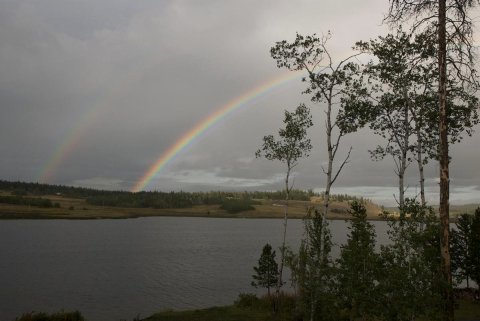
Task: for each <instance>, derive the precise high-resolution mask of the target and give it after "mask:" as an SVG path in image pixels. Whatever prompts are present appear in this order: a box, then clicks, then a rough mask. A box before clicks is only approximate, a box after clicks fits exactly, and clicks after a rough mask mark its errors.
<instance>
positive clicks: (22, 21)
mask: <svg viewBox="0 0 480 321" xmlns="http://www.w3.org/2000/svg"><path fill="white" fill-rule="evenodd" d="M385 10H386V2H385V1H383V0H368V1H353V0H351V1H346V2H344V1H333V0H328V1H321V2H320V1H316V2H312V1H308V0H302V1H295V2H292V1H286V0H284V1H275V2H274V3H273V2H271V1H260V2H259V1H253V0H248V1H213V0H212V1H202V2H198V1H187V0H178V1H156V0H155V1H154V0H145V1H128V0H106V1H100V2H99V1H93V0H85V1H62V0H45V1H42V2H38V1H34V0H22V1H17V0H15V1H13V0H6V1H2V2H1V3H0V39H2V41H1V42H0V106H1V111H2V117H1V118H0V152H1V154H2V157H1V158H0V178H1V179H10V180H16V179H20V180H25V181H34V180H36V179H37V178H38V175H39V174H40V172H41V171H42V169H43V168H44V167H45V166H46V164H47V163H48V161H49V160H50V159H52V155H54V153H55V151H56V150H57V148H58V147H59V146H61V144H62V142H64V141H67V142H68V141H70V142H74V144H67V145H65V146H66V150H68V151H69V152H68V153H67V154H65V157H64V158H62V160H61V161H60V162H59V163H58V164H57V167H55V169H54V171H53V175H52V177H51V180H50V181H49V182H50V183H56V184H74V185H77V186H91V187H96V188H105V189H108V188H111V189H129V188H131V187H132V185H133V184H134V183H135V182H136V181H137V180H138V179H139V178H140V177H141V176H142V175H143V174H144V173H145V171H146V170H147V169H148V168H149V167H150V166H151V165H152V164H153V163H154V162H155V161H156V160H157V159H158V158H159V157H160V155H162V153H163V152H164V151H165V150H166V149H167V148H168V147H169V146H171V145H172V144H174V143H175V141H176V140H177V139H179V138H180V137H181V136H182V135H183V134H184V133H186V132H187V131H189V130H190V129H191V128H192V127H193V126H195V125H196V124H197V123H198V122H200V121H201V120H202V119H204V118H205V117H207V116H208V115H209V114H211V113H213V112H214V111H216V110H218V109H219V108H221V107H222V106H225V105H226V104H227V103H228V102H229V101H231V100H232V99H234V98H236V97H239V96H241V95H242V94H244V93H245V92H247V91H249V90H251V89H253V88H255V87H256V86H258V85H259V84H261V83H263V82H265V81H266V80H268V79H272V78H274V77H278V75H280V74H281V73H282V72H283V71H280V70H278V69H277V68H276V66H275V62H274V61H273V60H272V59H271V58H270V55H269V49H270V47H271V46H272V45H273V44H274V42H275V41H279V40H282V39H292V38H293V37H294V36H295V32H296V31H298V32H300V33H314V32H317V33H319V34H321V33H326V32H327V31H328V30H331V31H332V32H333V39H332V41H331V48H332V52H333V53H334V55H335V56H337V57H344V56H345V55H346V54H347V53H348V52H350V47H351V45H352V44H353V42H354V41H357V40H360V39H368V38H372V37H375V36H377V35H378V34H381V33H384V32H385V30H386V28H385V27H384V26H381V20H382V17H383V12H384V11H385ZM302 88H303V85H302V84H301V83H300V81H299V80H292V81H290V82H288V83H286V84H285V85H284V86H281V87H279V88H277V89H275V90H271V91H269V92H268V93H266V94H265V95H264V96H262V97H260V98H259V99H256V100H253V101H251V102H249V103H248V105H247V106H245V107H244V108H239V109H238V110H236V111H235V112H234V113H233V114H232V115H230V116H229V117H226V118H225V119H223V120H222V121H220V122H218V123H217V124H215V125H214V126H212V128H210V129H209V130H207V131H206V132H205V133H204V134H203V135H201V136H200V137H198V138H197V139H196V140H194V141H193V143H192V144H191V145H189V146H188V147H187V148H185V149H184V150H183V151H182V152H181V153H179V155H177V157H175V159H173V160H172V161H171V162H170V163H168V164H167V166H165V167H164V168H163V170H162V171H161V172H160V173H159V174H158V175H157V176H156V178H155V179H154V180H153V181H152V183H151V184H150V185H149V188H154V189H160V190H171V189H183V190H201V189H207V190H212V189H235V188H237V189H279V188H281V187H282V185H281V182H280V181H279V177H281V175H282V173H283V172H284V167H283V166H282V164H278V163H275V162H269V161H266V160H262V159H255V158H254V152H255V150H256V149H257V148H259V147H260V144H261V138H262V137H263V136H264V135H267V134H271V133H274V132H275V131H277V130H278V128H279V127H280V126H281V123H282V111H283V109H286V108H289V109H293V108H294V107H295V106H297V105H298V103H300V102H305V103H307V104H308V105H310V106H311V107H312V110H313V113H314V121H315V123H316V127H315V128H314V129H312V131H311V136H312V141H313V143H314V145H315V149H314V151H313V152H312V155H311V157H310V158H308V159H305V160H302V161H301V164H300V165H299V166H298V168H296V170H297V172H296V175H295V186H296V187H298V188H317V189H319V188H321V187H322V186H323V184H324V177H323V176H322V174H321V173H322V172H321V164H322V162H325V147H324V143H323V139H324V136H323V130H322V125H323V120H322V117H323V113H322V111H321V106H318V105H312V104H311V103H309V99H308V97H306V96H302V95H301V94H300V92H301V91H302ZM72 137H73V139H72ZM74 138H79V139H74ZM378 142H379V139H378V138H375V137H373V136H372V135H371V134H370V133H369V132H368V131H361V132H359V133H357V134H355V135H351V136H350V137H348V138H346V139H345V142H344V143H345V147H346V148H348V146H353V147H354V150H353V152H352V162H351V163H350V164H349V166H348V167H347V168H346V169H345V172H344V173H343V175H342V176H341V177H340V178H339V180H338V182H337V187H338V191H342V190H348V191H351V193H352V194H361V193H363V192H361V191H364V190H368V188H367V189H365V188H364V187H365V186H371V187H372V188H373V189H376V187H377V186H381V187H382V188H383V187H384V186H385V187H393V186H395V184H396V179H395V177H394V175H393V163H391V161H390V160H388V159H386V160H384V161H382V162H378V163H374V162H372V161H371V160H370V159H369V156H368V153H367V152H366V151H367V150H368V149H369V148H373V147H374V146H375V144H377V143H378ZM478 150H479V146H478V139H476V138H475V137H473V138H469V139H466V140H465V143H464V144H462V145H461V146H455V147H453V148H452V155H453V156H454V162H453V163H452V183H453V184H454V188H457V187H458V188H467V189H469V191H470V190H472V189H471V187H472V186H477V185H478V184H477V183H476V180H477V178H478V177H479V175H480V173H479V171H480V168H479V167H478V165H477V164H478V161H479V154H478ZM344 152H345V151H344ZM427 174H428V175H429V178H431V179H432V181H431V183H430V185H429V186H434V185H435V182H434V178H435V176H436V168H435V165H434V164H432V165H431V166H430V167H429V169H428V171H427ZM407 180H408V184H410V186H412V188H413V187H414V186H415V185H416V184H417V183H416V180H417V179H416V178H415V172H414V167H413V165H412V167H411V168H410V176H409V177H408V179H407ZM432 193H433V194H434V192H432ZM465 193H466V194H468V195H474V194H473V193H470V192H468V193H467V192H465ZM466 194H465V195H466ZM455 195H460V193H459V194H455ZM389 197H390V196H389ZM455 197H456V196H455ZM459 197H460V196H459ZM469 197H470V196H469ZM472 197H473V196H472Z"/></svg>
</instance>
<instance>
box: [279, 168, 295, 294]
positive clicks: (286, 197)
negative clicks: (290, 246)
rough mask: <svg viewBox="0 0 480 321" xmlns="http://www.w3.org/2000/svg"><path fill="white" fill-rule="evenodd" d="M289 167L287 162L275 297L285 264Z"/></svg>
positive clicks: (281, 281)
mask: <svg viewBox="0 0 480 321" xmlns="http://www.w3.org/2000/svg"><path fill="white" fill-rule="evenodd" d="M290 171H291V167H290V165H289V164H288V169H287V176H286V177H285V206H284V216H283V238H282V248H281V250H280V268H279V271H278V274H279V275H278V283H277V289H276V294H277V297H278V296H279V295H280V288H281V287H282V285H283V278H282V276H283V266H284V265H285V241H286V238H287V221H288V201H289V197H290V188H289V186H288V185H289V178H290Z"/></svg>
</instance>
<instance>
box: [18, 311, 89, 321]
mask: <svg viewBox="0 0 480 321" xmlns="http://www.w3.org/2000/svg"><path fill="white" fill-rule="evenodd" d="M15 321H85V319H84V318H83V316H82V314H81V313H80V312H78V311H73V312H63V311H62V312H57V313H53V314H50V315H49V314H47V313H43V312H30V313H25V314H23V315H22V316H21V317H20V318H15Z"/></svg>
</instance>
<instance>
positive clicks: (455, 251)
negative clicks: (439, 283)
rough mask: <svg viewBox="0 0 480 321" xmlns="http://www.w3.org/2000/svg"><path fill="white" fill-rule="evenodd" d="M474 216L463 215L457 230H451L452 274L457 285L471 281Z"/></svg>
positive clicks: (458, 221)
mask: <svg viewBox="0 0 480 321" xmlns="http://www.w3.org/2000/svg"><path fill="white" fill-rule="evenodd" d="M472 223H473V215H469V214H462V215H460V216H459V217H458V220H457V223H456V226H457V229H452V230H451V234H450V235H451V249H452V251H451V255H452V274H453V276H454V278H455V281H456V282H457V283H461V282H462V281H464V280H465V281H466V282H467V287H468V286H469V280H470V279H471V275H472V271H471V264H470V262H471V261H472V260H471V249H470V247H471V244H470V243H471V241H472Z"/></svg>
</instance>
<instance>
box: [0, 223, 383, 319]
mask: <svg viewBox="0 0 480 321" xmlns="http://www.w3.org/2000/svg"><path fill="white" fill-rule="evenodd" d="M288 224H289V225H288V234H287V243H288V245H290V246H291V247H292V248H294V249H296V248H298V245H299V244H300V239H301V237H302V234H303V222H302V221H301V220H290V221H289V223H288ZM374 224H375V225H376V227H377V233H378V234H379V238H380V240H384V239H385V229H386V224H385V223H384V222H374ZM330 228H331V229H332V234H333V237H334V242H335V243H337V244H341V243H343V242H344V241H345V240H346V235H347V229H346V224H345V222H344V221H332V222H331V223H330ZM281 236H282V220H275V219H215V218H173V217H155V218H139V219H130V220H92V221H70V220H46V221H43V220H42V221H39V220H18V221H0V254H1V260H0V319H1V320H14V318H15V317H16V316H19V315H20V314H22V313H24V312H28V311H47V312H54V311H58V310H61V309H64V310H80V311H81V312H82V314H83V315H84V316H85V317H86V318H87V320H90V321H118V320H124V319H127V320H131V319H133V318H134V317H135V316H137V315H138V314H140V316H142V317H146V316H148V315H150V314H152V313H154V312H157V311H159V310H162V309H170V308H172V309H187V308H202V307H208V306H213V305H224V304H231V303H232V302H233V300H235V299H236V298H237V296H238V294H239V293H241V292H256V291H255V289H254V288H252V287H251V286H250V282H251V275H252V273H253V266H254V265H256V263H257V261H258V258H259V256H260V252H261V249H262V247H263V245H264V244H265V243H267V242H268V243H270V244H272V246H273V247H274V248H278V247H279V246H280V244H281ZM277 252H278V251H277ZM335 252H336V253H338V248H337V249H336V250H335ZM260 292H261V291H260Z"/></svg>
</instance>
